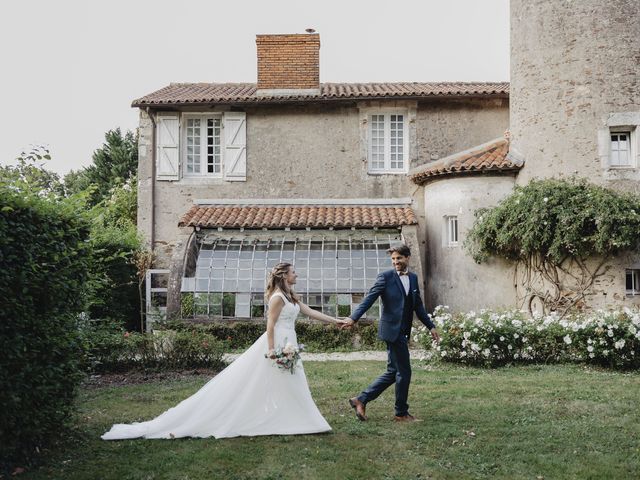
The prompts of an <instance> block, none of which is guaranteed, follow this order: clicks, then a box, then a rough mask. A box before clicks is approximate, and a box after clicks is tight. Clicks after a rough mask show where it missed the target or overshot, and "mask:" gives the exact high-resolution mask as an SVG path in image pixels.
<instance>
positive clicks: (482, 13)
mask: <svg viewBox="0 0 640 480" xmlns="http://www.w3.org/2000/svg"><path fill="white" fill-rule="evenodd" d="M310 27H311V28H315V29H316V31H317V32H318V33H319V34H320V42H321V47H320V81H321V82H378V81H391V82H394V81H407V82H429V81H508V80H509V6H508V0H411V1H407V0H394V1H388V0H387V1H379V0H362V1H361V0H340V1H335V0H325V1H313V2H310V1H307V0H286V1H284V0H282V1H277V0H250V1H242V0H226V1H219V0H182V1H177V0H174V1H168V0H111V1H109V2H104V1H101V2H97V1H93V0H77V1H76V0H19V1H12V2H9V1H3V2H2V4H1V5H0V68H1V69H2V70H1V72H0V87H1V88H0V92H1V95H2V115H0V163H3V164H6V163H13V160H14V159H15V157H16V156H17V155H18V154H19V153H20V152H21V151H22V150H23V149H28V148H29V146H30V145H31V144H44V145H48V146H49V148H50V150H51V153H52V156H53V161H52V162H51V163H49V164H48V168H49V169H51V170H55V171H57V172H59V173H66V172H67V171H69V170H70V169H78V168H81V167H83V166H86V165H88V164H89V163H90V162H91V155H92V153H93V151H94V150H95V149H96V148H98V147H100V146H101V145H102V142H103V139H104V133H105V132H106V131H107V130H110V129H114V128H116V127H121V128H122V129H123V130H127V129H134V128H135V127H136V126H137V109H133V108H131V101H132V100H133V99H135V98H138V97H141V96H143V95H146V94H148V93H151V92H153V91H155V90H157V89H159V88H161V87H163V86H165V85H167V84H169V83H170V82H255V81H256V44H255V36H256V34H264V33H304V30H305V28H310Z"/></svg>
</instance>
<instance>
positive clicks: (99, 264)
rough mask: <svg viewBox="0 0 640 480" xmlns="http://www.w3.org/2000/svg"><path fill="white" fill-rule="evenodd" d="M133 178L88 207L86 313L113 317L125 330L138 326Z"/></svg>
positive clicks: (137, 245)
mask: <svg viewBox="0 0 640 480" xmlns="http://www.w3.org/2000/svg"><path fill="white" fill-rule="evenodd" d="M136 198H137V197H136V189H135V178H134V179H132V180H131V181H130V182H127V183H124V184H121V185H116V186H114V187H113V188H112V189H111V190H110V196H109V197H107V198H106V199H104V200H103V201H101V202H100V203H99V204H98V205H96V206H95V207H93V208H92V209H91V216H92V217H93V220H92V228H91V242H90V245H91V256H90V260H91V277H90V281H89V282H88V284H87V286H88V288H87V291H88V302H87V303H88V313H89V316H90V317H91V318H92V319H106V318H111V319H115V320H117V321H119V322H121V323H125V325H126V327H127V328H128V329H141V325H140V293H139V290H138V268H137V266H136V264H135V262H134V260H135V258H136V255H137V253H138V252H140V251H142V249H143V246H142V241H141V239H140V236H139V234H138V231H137V228H136V224H135V211H136V210H135V209H136V205H137V204H136Z"/></svg>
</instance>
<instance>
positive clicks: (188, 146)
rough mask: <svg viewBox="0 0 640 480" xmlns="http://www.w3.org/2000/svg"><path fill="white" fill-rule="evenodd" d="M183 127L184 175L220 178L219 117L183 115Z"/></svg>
mask: <svg viewBox="0 0 640 480" xmlns="http://www.w3.org/2000/svg"><path fill="white" fill-rule="evenodd" d="M184 127H185V128H184V132H185V133H184V146H185V147H184V150H183V152H182V158H183V161H182V164H183V165H184V175H185V176H198V175H209V176H222V152H221V145H220V136H221V135H220V132H221V118H220V116H210V115H188V116H187V115H185V121H184Z"/></svg>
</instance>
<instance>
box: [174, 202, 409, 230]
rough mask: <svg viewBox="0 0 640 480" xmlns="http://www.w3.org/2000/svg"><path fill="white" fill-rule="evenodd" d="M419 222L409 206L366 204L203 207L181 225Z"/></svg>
mask: <svg viewBox="0 0 640 480" xmlns="http://www.w3.org/2000/svg"><path fill="white" fill-rule="evenodd" d="M416 223H418V220H417V219H416V216H415V214H414V213H413V210H412V209H411V208H410V207H364V206H315V205H314V206H300V205H295V206H271V205H269V206H267V205H260V206H256V205H242V206H230V205H224V206H221V205H219V206H215V205H211V206H202V205H194V206H193V207H191V209H190V210H189V211H188V212H187V213H185V214H184V215H183V217H182V218H181V219H180V222H179V223H178V226H180V227H202V228H218V227H223V228H285V227H289V228H306V227H311V228H329V227H333V228H351V227H360V228H367V227H399V226H401V225H414V224H416Z"/></svg>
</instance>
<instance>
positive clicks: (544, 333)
mask: <svg viewBox="0 0 640 480" xmlns="http://www.w3.org/2000/svg"><path fill="white" fill-rule="evenodd" d="M432 320H433V322H434V323H435V324H436V326H437V327H438V330H439V331H440V336H441V342H440V345H434V344H433V343H432V341H431V335H430V334H429V332H428V330H427V329H426V327H424V326H421V327H418V328H417V329H416V331H415V333H414V336H413V340H414V341H415V342H417V343H419V344H420V345H421V346H422V347H424V348H425V349H427V350H429V351H431V353H432V354H431V355H430V357H431V358H433V357H438V358H440V359H441V360H443V361H449V362H458V363H464V364H467V365H476V366H486V367H497V366H502V365H508V364H526V363H560V362H582V363H587V364H593V365H599V366H603V367H608V368H616V369H635V368H640V309H638V308H635V309H630V308H626V307H625V308H623V309H621V310H615V311H603V310H596V311H592V312H589V313H580V314H574V315H571V316H565V317H563V318H560V316H559V315H554V314H551V315H545V316H535V317H529V316H528V315H527V314H526V313H523V312H520V311H518V310H506V311H490V310H480V311H479V312H467V313H460V314H455V315H454V314H452V313H451V312H450V311H449V309H448V307H443V306H439V307H436V309H435V310H434V312H433V315H432Z"/></svg>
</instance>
